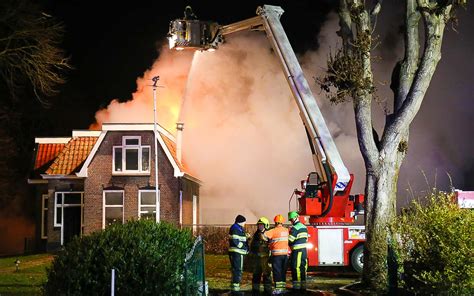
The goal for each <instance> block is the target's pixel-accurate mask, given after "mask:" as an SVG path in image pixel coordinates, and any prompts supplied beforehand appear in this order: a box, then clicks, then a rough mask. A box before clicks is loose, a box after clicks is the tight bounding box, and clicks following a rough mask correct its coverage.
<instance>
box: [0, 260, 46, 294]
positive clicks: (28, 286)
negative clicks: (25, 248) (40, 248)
mask: <svg viewBox="0 0 474 296" xmlns="http://www.w3.org/2000/svg"><path fill="white" fill-rule="evenodd" d="M17 258H18V259H19V260H20V262H21V263H20V269H19V271H16V268H15V260H16V259H17ZM52 260H53V256H51V255H49V254H39V255H28V256H17V257H6V258H0V295H2V296H3V295H41V285H42V284H43V282H44V281H45V279H46V267H47V266H49V265H50V264H51V261H52Z"/></svg>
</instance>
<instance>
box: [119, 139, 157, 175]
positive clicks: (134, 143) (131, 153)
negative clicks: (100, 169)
mask: <svg viewBox="0 0 474 296" xmlns="http://www.w3.org/2000/svg"><path fill="white" fill-rule="evenodd" d="M112 172H113V174H118V175H119V174H149V173H150V146H145V145H142V144H141V137H140V136H124V137H122V146H114V148H113V164H112Z"/></svg>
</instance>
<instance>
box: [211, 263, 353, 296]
mask: <svg viewBox="0 0 474 296" xmlns="http://www.w3.org/2000/svg"><path fill="white" fill-rule="evenodd" d="M205 260H206V262H205V264H206V281H208V283H209V290H211V291H216V292H224V291H228V290H229V283H230V278H231V274H230V263H229V258H228V256H227V255H206V258H205ZM356 281H359V275H358V274H357V273H355V272H352V271H348V270H347V268H324V269H322V268H320V269H318V270H314V271H312V270H311V271H310V272H309V273H308V279H307V286H308V289H313V290H324V291H330V292H334V291H335V290H336V289H337V288H339V287H342V286H345V285H348V284H351V283H354V282H356ZM286 282H287V283H288V284H290V283H291V273H290V272H288V273H287V277H286ZM290 286H291V285H290ZM241 289H242V290H245V291H250V290H251V289H252V273H251V272H247V271H244V274H243V278H242V285H241Z"/></svg>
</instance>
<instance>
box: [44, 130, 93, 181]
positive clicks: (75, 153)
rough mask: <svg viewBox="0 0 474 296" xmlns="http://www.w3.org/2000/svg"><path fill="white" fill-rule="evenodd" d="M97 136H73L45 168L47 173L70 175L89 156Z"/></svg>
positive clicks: (77, 169)
mask: <svg viewBox="0 0 474 296" xmlns="http://www.w3.org/2000/svg"><path fill="white" fill-rule="evenodd" d="M97 139H98V137H74V138H72V139H71V140H70V141H69V142H68V143H67V144H66V146H65V147H64V149H62V151H61V152H60V153H59V155H57V157H56V159H55V160H54V162H53V163H52V164H51V166H50V167H49V168H48V169H47V170H46V174H47V175H72V174H73V173H75V172H77V171H79V169H80V166H81V165H82V164H83V163H84V161H85V160H86V158H87V157H88V156H89V154H90V152H91V150H92V147H94V145H95V143H96V142H97Z"/></svg>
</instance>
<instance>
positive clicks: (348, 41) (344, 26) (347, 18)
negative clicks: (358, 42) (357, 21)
mask: <svg viewBox="0 0 474 296" xmlns="http://www.w3.org/2000/svg"><path fill="white" fill-rule="evenodd" d="M339 26H340V27H341V29H340V30H339V31H338V32H337V34H338V35H339V36H340V37H341V39H342V49H343V51H344V53H345V54H349V53H350V51H351V47H352V44H353V40H354V36H353V34H352V19H351V13H350V11H349V8H348V7H347V2H346V0H340V1H339Z"/></svg>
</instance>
